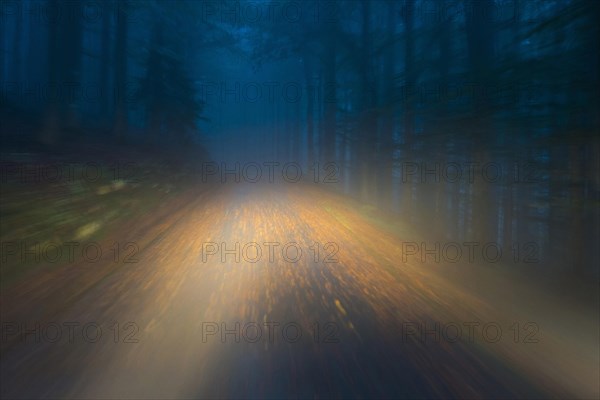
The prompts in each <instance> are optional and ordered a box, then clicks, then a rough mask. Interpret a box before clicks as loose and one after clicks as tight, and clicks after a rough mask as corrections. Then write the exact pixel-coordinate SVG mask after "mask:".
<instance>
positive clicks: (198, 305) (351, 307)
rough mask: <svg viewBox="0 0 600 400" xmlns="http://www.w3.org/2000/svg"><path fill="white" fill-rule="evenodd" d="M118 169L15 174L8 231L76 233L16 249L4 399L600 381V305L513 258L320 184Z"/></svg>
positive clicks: (485, 389) (562, 388) (336, 393)
mask: <svg viewBox="0 0 600 400" xmlns="http://www.w3.org/2000/svg"><path fill="white" fill-rule="evenodd" d="M19 157H25V155H20V156H19ZM116 158H117V159H118V158H119V157H116ZM3 161H4V160H3ZM14 161H15V160H8V161H7V162H14ZM134 161H136V160H134ZM78 165H79V168H82V166H84V164H81V163H80V164H78ZM103 165H105V170H106V171H107V173H106V176H105V177H104V178H103V179H98V180H97V181H93V182H91V184H90V182H89V181H90V179H89V176H88V175H84V177H85V178H82V179H79V180H76V181H78V183H73V182H69V183H66V184H65V183H61V184H58V183H56V182H55V183H50V182H44V184H43V185H31V187H32V188H31V189H29V190H23V186H19V185H23V184H24V183H22V182H18V181H15V180H14V176H13V178H11V179H12V181H11V180H10V179H8V180H7V181H6V182H5V183H3V185H2V187H3V194H2V204H1V209H0V210H1V211H2V216H3V222H2V230H1V232H0V233H1V235H2V241H3V243H9V242H10V241H11V240H12V241H15V240H17V238H18V240H19V241H26V242H27V244H30V243H35V242H36V241H40V242H42V241H49V240H50V241H52V243H56V244H58V243H64V242H67V241H76V242H78V243H79V246H78V247H77V248H76V250H75V251H74V260H61V261H56V262H48V260H47V259H48V257H49V255H48V254H42V257H41V258H40V260H41V261H39V262H38V261H35V260H33V262H32V261H31V259H32V258H33V255H28V254H25V256H27V257H29V258H27V259H26V260H23V259H21V258H20V257H21V255H20V253H19V252H20V250H21V249H20V248H19V247H16V248H7V247H5V249H3V257H4V256H5V257H7V258H8V260H9V261H8V262H7V263H4V262H3V263H2V273H3V276H2V281H3V282H2V293H1V296H0V299H1V300H0V307H1V311H2V343H1V346H2V347H1V349H2V361H1V362H0V366H1V374H2V375H1V378H2V383H3V385H2V389H1V390H2V393H1V394H2V397H3V398H4V397H10V398H32V397H39V396H44V397H63V398H64V397H73V398H100V397H103V398H104V397H108V398H116V397H119V398H166V397H170V398H173V397H176V398H192V397H211V398H212V397H219V398H221V397H232V398H237V397H244V398H258V397H262V398H265V397H270V398H282V397H293V396H297V397H302V398H304V397H313V398H314V397H326V398H332V397H336V398H337V397H344V398H346V397H393V398H398V397H406V398H432V397H448V396H450V397H462V398H480V397H487V398H489V397H497V398H549V397H555V398H566V397H597V396H598V394H599V393H598V386H597V374H598V354H597V351H596V352H594V351H593V350H594V349H596V350H597V343H596V339H597V336H594V335H595V334H596V333H597V322H596V323H594V321H597V319H595V318H594V317H593V305H591V306H590V307H588V308H586V307H575V306H574V305H572V304H570V303H568V302H565V301H564V299H561V298H560V297H558V298H554V297H552V296H551V295H550V294H548V293H547V292H546V291H543V290H537V289H536V288H535V286H533V285H529V284H526V283H523V282H518V281H516V280H515V279H514V278H511V277H510V276H508V275H506V274H503V273H499V272H498V271H499V270H502V269H501V268H499V269H498V270H490V269H489V268H475V267H469V266H464V268H461V267H460V266H455V267H454V269H449V270H446V271H441V268H440V265H435V264H433V263H429V264H423V263H419V262H418V260H416V258H415V257H411V258H407V257H406V255H405V254H404V249H403V246H402V243H403V242H406V241H411V242H412V241H418V240H419V238H421V237H422V233H417V232H416V231H415V230H414V228H411V227H408V226H406V225H405V224H403V222H402V221H401V220H399V219H395V218H394V217H393V216H390V215H385V214H382V213H378V212H377V211H376V210H373V209H372V208H370V207H368V206H365V205H364V204H361V203H358V202H356V201H355V200H352V199H350V198H348V197H347V196H342V195H339V194H335V193H332V192H330V191H327V190H323V189H322V188H320V187H317V186H314V185H306V184H287V185H282V186H274V185H268V184H267V185H265V184H229V185H219V186H209V185H197V184H190V182H196V183H197V181H194V180H195V179H197V176H195V175H194V173H190V172H189V170H188V171H187V172H186V171H184V170H181V169H179V171H182V172H181V174H180V175H179V176H178V175H177V174H176V172H175V170H169V171H167V173H165V166H164V165H160V164H158V163H156V162H149V163H147V164H145V163H144V162H143V160H141V159H140V160H137V161H136V165H137V167H138V169H137V171H138V172H137V179H135V181H134V180H133V178H132V177H131V176H130V175H128V176H127V177H121V176H117V177H116V179H115V176H114V175H112V169H111V168H113V169H114V165H112V164H110V162H108V161H106V162H105V164H103ZM13 167H14V165H12V164H11V168H13ZM109 172H110V173H109ZM13 175H14V174H13ZM72 186H74V187H75V188H77V189H75V188H73V187H72ZM5 187H6V188H7V191H6V192H4V188H5ZM5 216H6V222H5V221H4V219H5V218H4V217H5ZM92 242H93V243H95V244H94V246H93V249H92V250H89V253H87V254H86V253H84V252H82V251H81V250H80V249H83V248H87V247H89V244H90V243H92ZM250 243H254V245H253V246H254V247H252V246H250V247H249V248H248V249H246V247H247V246H246V245H248V244H250ZM265 243H279V245H278V246H276V247H274V248H273V249H274V251H273V253H272V254H271V253H270V251H271V248H270V247H268V246H267V245H265ZM292 243H293V244H294V245H293V246H292V247H293V248H292V249H291V250H289V249H288V250H289V251H286V252H283V251H282V250H283V248H287V247H286V245H289V244H292ZM18 244H19V245H20V243H18ZM236 244H237V246H239V250H237V251H234V252H233V253H236V254H232V253H231V250H232V249H236ZM256 245H258V246H259V247H260V249H261V251H262V257H261V259H260V260H259V261H258V262H249V261H248V260H249V259H254V258H255V257H256V256H257V253H256ZM298 247H299V248H300V251H301V253H298V252H296V250H295V249H297V248H298ZM98 248H99V249H102V254H101V255H98V256H97V257H96V253H95V251H94V250H95V249H98ZM27 249H29V248H28V247H27ZM47 249H48V246H46V250H47ZM244 249H246V250H247V251H248V252H246V250H244ZM42 251H44V250H42ZM63 251H64V249H63ZM13 253H14V254H13ZM52 254H53V253H52ZM236 256H237V257H240V261H239V262H237V261H236V260H235V258H236ZM50 257H52V256H50ZM223 257H225V261H223ZM326 261H327V262H326ZM5 278H6V282H5ZM269 322H271V323H272V324H271V325H265V324H268V323H269ZM515 322H517V323H518V326H517V327H515V325H514V324H515ZM436 323H437V324H438V325H435V324H436ZM532 323H533V324H532ZM90 324H91V326H92V328H94V329H92V330H91V331H94V330H95V331H96V333H97V332H101V333H102V335H101V336H97V335H96V336H95V335H94V334H93V333H86V332H87V328H86V329H83V327H86V326H88V325H90ZM94 324H95V325H94ZM236 324H238V325H236ZM290 324H291V326H292V327H291V328H289V329H287V330H284V329H283V328H284V327H286V326H288V325H290ZM486 324H492V325H493V324H495V325H493V326H492V328H491V329H489V330H488V331H487V332H483V330H482V327H483V326H486ZM527 324H529V325H527ZM257 325H258V326H259V328H260V329H261V330H262V332H263V334H262V335H261V336H260V337H258V339H257V340H255V338H256V337H257V328H256V326H257ZM66 326H71V327H75V328H74V329H75V330H74V332H75V334H74V336H73V337H71V336H70V332H68V331H67V329H66V328H65V327H66ZM269 326H270V327H272V328H269V329H273V335H272V336H271V335H270V334H269V333H268V332H269V331H268V329H267V328H268V327H269ZM456 326H458V329H460V332H461V334H460V337H459V338H458V340H451V339H452V338H454V337H455V329H456ZM469 326H472V327H473V329H474V331H473V332H472V334H471V333H469V329H470V328H469ZM35 327H40V328H35ZM57 327H58V329H59V331H60V332H61V333H62V337H60V338H59V339H57V340H53V339H55V337H56V336H55V334H54V331H51V330H52V329H57ZM436 327H437V328H436ZM442 327H447V328H448V329H450V331H448V330H447V329H445V328H442ZM495 327H500V329H501V333H500V336H499V337H497V335H495ZM36 329H39V330H40V331H39V332H38V334H39V335H40V336H41V338H39V337H34V336H35V335H36V334H35V333H34V334H31V333H29V334H27V333H26V332H27V330H29V331H31V330H34V331H35V330H36ZM432 331H433V332H432ZM515 331H516V332H515ZM40 332H41V333H40ZM49 332H51V333H49ZM297 332H302V336H301V337H297V336H298V334H297ZM427 332H429V333H427ZM436 332H437V333H436ZM449 332H450V333H449ZM24 333H25V335H23V334H24ZM222 334H224V335H223V336H222ZM28 336H29V337H28ZM448 336H450V338H449V337H448ZM91 337H94V339H93V340H92V339H91ZM490 337H491V338H496V337H497V340H496V339H494V340H491V339H490ZM36 338H37V340H36Z"/></svg>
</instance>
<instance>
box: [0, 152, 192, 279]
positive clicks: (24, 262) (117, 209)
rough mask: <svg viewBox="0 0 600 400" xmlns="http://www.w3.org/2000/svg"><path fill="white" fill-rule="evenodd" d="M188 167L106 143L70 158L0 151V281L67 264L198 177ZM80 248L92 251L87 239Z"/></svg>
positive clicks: (178, 192)
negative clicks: (106, 144)
mask: <svg viewBox="0 0 600 400" xmlns="http://www.w3.org/2000/svg"><path fill="white" fill-rule="evenodd" d="M71 154H73V153H71ZM90 160H91V161H90ZM194 171H195V170H194V166H193V165H192V164H189V163H186V162H185V161H181V160H180V161H179V162H172V161H170V160H168V159H167V160H166V159H160V158H156V157H154V155H152V154H145V153H141V152H140V153H136V154H133V155H132V154H131V152H124V151H119V150H118V149H117V150H115V149H110V148H102V149H94V152H93V154H85V152H79V153H78V155H77V156H76V157H74V156H72V155H66V154H64V155H58V156H56V155H53V156H51V157H50V156H48V155H47V154H44V153H26V152H11V153H3V154H2V155H0V173H1V175H0V217H1V218H0V287H6V286H9V285H10V284H12V283H13V282H15V281H17V280H19V279H21V278H23V277H24V276H26V275H27V274H29V273H33V272H34V271H36V270H38V269H46V268H59V267H61V266H64V265H66V264H69V263H72V262H73V260H74V258H77V257H81V256H82V251H83V250H82V249H83V248H85V246H86V245H89V244H92V245H93V244H94V243H98V242H101V241H105V240H107V239H110V238H109V236H110V234H111V232H115V231H118V230H121V229H126V228H127V225H128V223H130V222H131V221H132V220H134V219H136V218H138V217H140V216H143V215H145V214H149V213H152V210H154V209H156V208H157V207H159V206H160V205H161V204H163V203H165V202H167V201H169V200H170V199H173V198H175V197H177V196H178V195H180V194H181V193H182V192H183V191H184V190H185V189H186V188H188V187H189V186H190V184H191V183H197V181H198V180H197V179H196V175H195V173H194ZM73 243H75V244H73ZM107 250H108V251H111V250H112V249H107ZM107 250H105V251H107ZM121 250H122V249H121ZM87 251H89V254H90V257H94V252H95V250H94V248H93V246H92V247H91V248H90V249H88V250H87Z"/></svg>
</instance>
